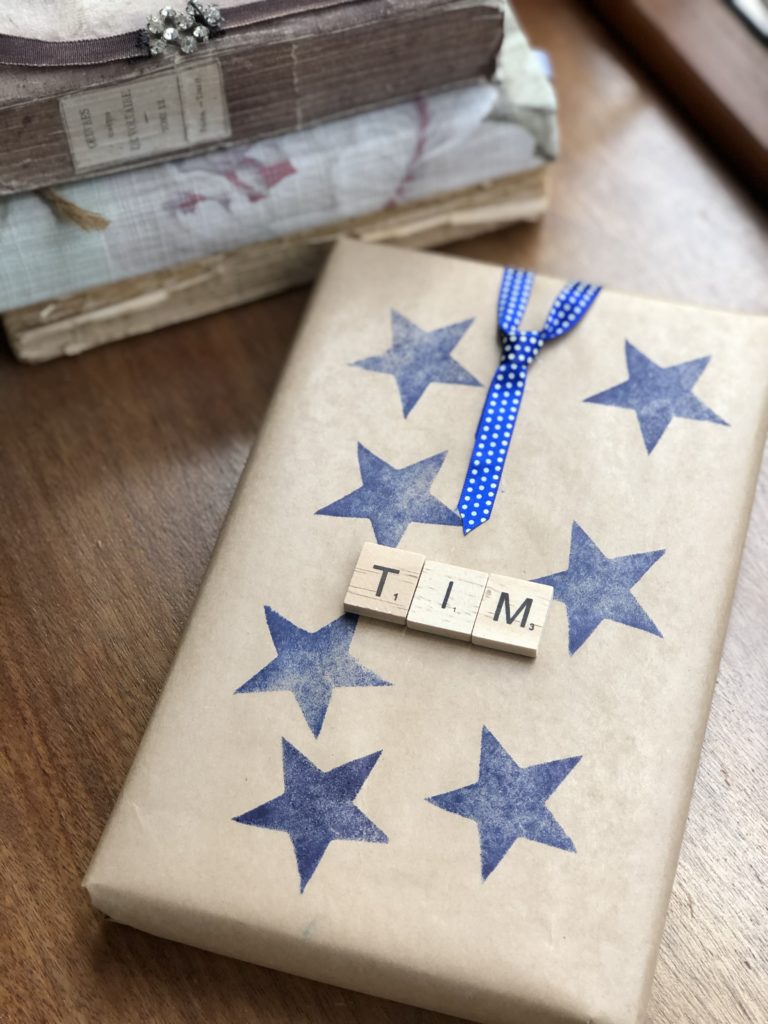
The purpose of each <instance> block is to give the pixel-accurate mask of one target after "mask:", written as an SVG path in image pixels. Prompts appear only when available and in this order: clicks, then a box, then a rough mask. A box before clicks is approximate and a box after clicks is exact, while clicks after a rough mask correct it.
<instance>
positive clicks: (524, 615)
mask: <svg viewBox="0 0 768 1024" xmlns="http://www.w3.org/2000/svg"><path fill="white" fill-rule="evenodd" d="M553 593H554V591H553V589H552V587H550V586H547V585H546V584H544V583H531V582H529V581H528V580H518V579H515V578H514V577H512V576H498V575H496V574H495V573H491V575H490V576H489V577H488V581H487V583H486V585H485V593H484V594H483V599H482V601H481V602H480V607H479V608H478V609H477V618H476V619H475V624H474V626H473V627H472V643H473V644H477V645H478V646H479V647H495V648H496V650H499V651H511V652H512V653H513V654H522V655H524V656H525V657H527V658H535V657H536V655H537V654H538V652H539V645H540V643H541V636H542V633H543V631H544V624H545V623H546V621H547V612H548V611H549V606H550V605H551V604H552V595H553Z"/></svg>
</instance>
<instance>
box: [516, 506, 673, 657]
mask: <svg viewBox="0 0 768 1024" xmlns="http://www.w3.org/2000/svg"><path fill="white" fill-rule="evenodd" d="M663 554H664V549H662V550H660V551H643V552H640V553H638V554H633V555H618V556H617V557H615V558H607V557H606V556H605V555H604V554H603V553H602V551H601V550H600V548H598V546H597V545H596V544H595V542H594V541H593V540H592V539H591V538H590V537H589V536H588V535H587V534H586V533H585V531H584V530H582V528H581V527H580V526H579V524H578V523H573V526H572V528H571V552H570V558H569V560H568V568H567V569H564V570H563V571H562V572H556V573H553V574H552V575H551V576H542V577H540V578H539V579H537V580H534V582H535V583H548V584H549V586H551V587H553V588H554V591H555V594H554V597H555V600H556V601H562V603H563V604H564V605H565V606H566V609H567V612H568V651H569V653H570V654H574V653H575V652H576V651H577V650H578V649H579V648H580V647H581V645H582V644H583V643H584V642H585V640H587V639H588V638H589V637H590V636H591V635H592V633H594V631H595V630H596V629H597V627H598V626H599V625H600V623H601V622H603V621H604V620H605V619H610V620H612V621H613V622H619V623H623V624H624V625H625V626H632V627H634V628H635V629H643V630H645V631H646V632H648V633H653V634H654V636H661V635H662V634H661V631H660V630H659V629H658V627H657V626H656V624H655V622H653V620H652V619H651V618H650V616H649V615H648V614H647V612H646V611H645V610H644V609H643V608H642V607H641V605H640V603H639V601H638V600H637V598H636V597H635V596H634V594H632V593H631V589H632V587H633V586H634V585H635V584H636V583H637V582H638V580H639V579H641V578H642V577H643V576H644V575H645V574H646V573H647V572H648V570H649V569H650V568H651V566H652V565H653V564H654V563H655V562H657V561H658V560H659V559H660V558H661V556H662V555H663Z"/></svg>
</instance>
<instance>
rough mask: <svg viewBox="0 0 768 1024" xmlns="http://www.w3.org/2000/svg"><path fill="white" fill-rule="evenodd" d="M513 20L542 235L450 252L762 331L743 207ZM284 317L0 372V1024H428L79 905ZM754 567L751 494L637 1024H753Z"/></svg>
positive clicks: (638, 116) (763, 665)
mask: <svg viewBox="0 0 768 1024" xmlns="http://www.w3.org/2000/svg"><path fill="white" fill-rule="evenodd" d="M518 8H519V11H520V14H521V16H522V19H523V22H524V24H526V26H527V27H528V29H529V31H530V34H531V36H532V38H533V41H534V43H536V44H537V45H539V46H544V47H546V48H547V49H548V50H549V51H550V53H551V55H552V57H553V61H554V67H555V73H556V76H557V84H558V88H559V91H560V95H561V102H562V113H563V145H564V150H563V157H562V160H561V161H560V164H559V167H558V168H557V181H556V188H555V191H554V195H553V205H552V211H551V213H550V214H549V215H548V216H547V218H546V219H545V220H544V222H543V223H542V224H541V225H538V226H522V227H516V228H513V229H510V230H507V231H505V232H502V233H499V234H496V235H493V236H490V237H487V238H485V239H482V240H478V241H475V242H471V243H462V244H461V245H460V246H458V247H457V249H456V251H457V252H461V253H463V254H465V255H473V256H475V257H478V258H482V259H488V260H495V261H505V262H509V263H512V264H523V265H529V266H532V267H534V268H535V269H536V270H539V271H541V272H542V273H550V274H559V275H561V276H565V277H571V276H573V277H578V276H582V277H585V278H586V279H588V280H597V281H603V282H604V283H606V284H610V285H613V286H615V287H619V288H624V289H628V290H636V291H639V292H647V293H655V294H658V295H662V296H667V297H669V298H673V299H678V300H683V301H690V302H703V303H709V304H716V305H718V304H719V305H723V306H727V307H729V308H737V309H738V308H742V309H745V310H755V309H763V310H765V304H766V294H765V281H764V268H765V261H766V254H767V250H766V244H765V239H764V234H763V231H764V228H763V225H762V222H761V220H760V218H759V214H758V212H757V210H756V208H755V207H754V206H753V204H752V203H751V202H750V200H749V199H748V198H747V197H746V196H745V195H744V194H743V193H742V192H741V191H740V188H739V187H738V185H737V184H736V183H735V182H734V181H733V180H732V179H730V178H729V177H728V175H727V173H726V172H725V171H724V170H723V169H722V168H721V167H720V166H719V164H717V163H716V162H715V160H714V158H713V157H712V156H711V155H710V154H709V153H708V151H706V150H705V149H704V148H703V147H702V146H701V145H700V143H699V142H698V140H697V139H696V137H695V136H693V135H692V133H691V132H690V131H689V130H688V129H687V128H686V127H685V125H684V124H682V123H681V122H680V121H679V119H678V118H677V116H676V115H674V114H673V113H671V112H670V111H669V109H668V108H667V107H666V106H665V105H664V102H663V101H661V100H660V99H659V98H658V97H657V96H656V95H655V93H654V92H653V91H652V90H650V89H649V87H648V86H647V85H646V84H645V83H644V82H643V81H642V80H640V79H638V78H637V77H635V72H634V71H633V70H632V69H631V67H629V66H628V65H626V64H625V63H624V58H623V57H622V56H621V55H620V53H619V51H617V50H616V49H615V48H614V47H613V44H611V43H610V41H609V40H608V39H607V37H606V36H605V35H604V34H603V33H602V31H601V29H600V28H599V26H598V25H597V24H596V23H594V22H592V21H591V20H590V19H589V18H588V17H587V16H586V15H585V14H584V13H582V10H581V8H580V6H578V5H576V4H573V3H567V2H566V0H562V2H560V0H548V2H547V3H546V4H542V3H539V2H537V0H519V2H518ZM305 301H306V293H305V292H304V291H301V292H294V293H292V294H287V295H283V296H280V297H279V298H274V299H269V300H266V301H263V302H261V303H258V304H254V305H251V306H246V307H242V308H240V309H237V310H233V311H229V312H227V313H222V314H218V315H216V316H212V317H210V318H208V319H206V320H202V321H199V322H196V323H194V324H190V325H182V326H178V327H174V328H170V329H168V330H166V331H164V332H162V333H158V334H156V335H153V336H152V337H148V338H146V339H137V340H133V341H130V342H127V343H125V344H120V345H113V346H108V347H106V348H104V349H101V350H99V351H96V352H93V353H90V354H88V355H86V356H83V357H81V358H78V359H74V360H67V361H59V362H56V363H50V364H47V365H43V366H37V367H27V366H21V365H18V364H16V363H15V362H14V361H13V359H12V358H11V356H10V355H9V354H7V353H1V354H0V393H1V394H2V402H0V432H1V433H0V436H2V441H3V443H2V445H1V446H0V501H2V512H3V529H2V532H0V549H1V550H0V565H1V566H2V570H3V571H2V573H0V603H1V607H0V657H1V658H2V664H3V686H2V691H0V692H1V694H2V697H1V699H2V709H1V713H2V722H3V729H2V744H3V753H2V757H1V758H0V835H1V836H2V843H1V844H0V870H1V871H2V879H3V886H4V890H3V897H4V898H3V903H2V908H3V909H2V913H3V916H4V920H3V921H2V923H1V924H0V943H1V944H2V946H1V947H0V948H1V949H2V954H1V955H2V959H3V962H2V969H1V970H0V1021H2V1022H3V1024H94V1022H98V1024H134V1022H136V1021H142V1022H148V1024H239V1022H241V1021H256V1022H258V1024H326V1022H327V1024H331V1022H333V1024H361V1022H365V1024H438V1022H440V1024H448V1018H444V1017H440V1016H438V1015H436V1014H432V1013H427V1012H424V1011H419V1010H415V1009H411V1008H408V1007H402V1006H397V1005H395V1004H391V1003H386V1002H384V1001H381V1000H377V999H372V998H368V997H364V996H359V995H355V994H354V993H349V992H344V991H341V990H339V989H335V988H330V987H325V986H322V985H318V984H313V983H311V982H307V981H303V980H301V979H296V978H291V977H288V976H286V975H281V974H278V973H275V972H270V971H266V970H262V969H260V968H258V967H254V966H252V965H247V964H242V963H238V962H235V961H230V960H226V959H224V958H221V957H216V956H213V955H211V954H207V953H203V952H200V951H197V950H194V949H189V948H185V947H183V946H179V945H175V944H173V943H170V942H164V941H161V940H158V939H154V938H152V937H151V936H148V935H144V934H141V933H139V932H136V931H132V930H131V929H129V928H122V927H119V926H116V925H110V924H109V923H106V924H105V923H104V922H102V921H100V920H99V919H98V918H97V916H96V915H95V914H93V912H92V911H91V909H90V907H89V906H88V903H87V900H86V898H85V895H84V893H83V892H82V891H81V890H80V889H79V883H80V879H81V877H82V874H83V872H84V870H85V867H86V865H87V863H88V860H89V858H90V856H91V853H92V852H93V849H94V847H95V845H96V842H97V840H98V837H99V834H100V832H101V829H102V827H103V825H104V822H105V821H106V818H107V816H108V814H109V811H110V809H111V807H112V803H113V801H114V799H115V797H116V795H117V793H118V790H119V788H120V786H121V784H122V781H123V779H124V778H125V775H126V772H127V771H128V769H129V767H130V765H131V762H132V760H133V757H134V755H135V753H136V748H137V746H138V743H139V740H140V737H141V734H142V732H143V729H144V727H145V725H146V723H147V721H148V718H149V715H150V713H151V711H152V708H153V706H154V703H155V700H156V698H157V695H158V693H159V690H160V688H161V686H162V683H163V679H164V677H165V674H166V672H167V670H168V667H169V665H170V661H171V658H172V656H173V652H174V650H175V648H176V646H177V644H178V641H179V638H180V635H181V631H182V629H183V626H184V622H185V621H186V618H187V616H188V614H189V611H190V608H191V606H192V602H193V600H194V597H195V594H196V592H197V590H198V588H199V585H200V583H201V580H202V577H203V573H204V571H205V566H206V563H207V561H208V558H209V556H210V553H211V550H212V548H213V545H214V542H215V539H216V536H217V533H218V531H219V529H220V526H221V523H222V520H223V517H224V514H225V512H226V508H227V505H228V503H229V500H230V498H231V495H232V492H233V490H234V487H235V484H236V481H237V478H238V474H239V472H240V470H241V469H242V466H243V463H244V460H245V457H246V455H247V452H248V449H249V447H250V445H251V442H252V440H253V438H254V436H255V434H256V431H257V429H258V426H259V423H260V421H261V418H262V415H263V412H264V409H265V407H266V403H267V401H268V398H269V395H270V393H271V391H272V388H273V386H274V383H275V380H276V378H277V375H278V372H279V369H280V366H281V364H282V361H283V358H284V354H285V352H286V350H287V348H288V345H289V343H290V340H291V337H292V335H293V333H294V331H295V328H296V326H297V323H298V320H299V317H300V315H301V311H302V308H303V306H304V303H305ZM766 563H768V475H766V473H764V475H763V484H762V487H761V491H760V494H759V497H758V502H757V505H756V507H755V511H754V515H753V520H752V527H751V530H750V533H749V538H748V541H747V546H746V551H745V555H744V562H743V566H742V572H741V578H740V583H739V588H738V591H737V595H736V602H735V605H734V610H733V615H732V619H731V625H730V631H729V638H728V642H727V645H726V649H725V655H724V658H723V664H722V668H721V672H720V679H719V685H718V687H717V690H716V692H715V699H714V705H713V710H712V716H711V720H710V725H709V730H708V733H707V739H706V742H705V748H704V756H703V760H702V764H701V767H700V770H699V774H698V779H697V782H696V789H695V793H694V800H693V805H692V810H691V815H690V820H689V825H688V830H687V834H686V838H685V842H684V845H683V850H682V855H681V860H680V866H679V870H678V875H677V880H676V883H675V888H674V892H673V897H672V904H671V908H670V913H669V918H668V922H667V928H666V933H665V938H664V943H663V948H662V953H661V960H660V963H659V969H658V971H657V976H656V980H655V985H654V990H653V995H652V999H651V1008H650V1014H649V1018H648V1021H649V1024H744V1022H752V1024H757V1022H758V1021H761V1020H762V1019H763V1010H764V1007H765V1006H766V1005H768V991H766V978H767V977H768V963H766V943H765V927H764V921H765V909H764V893H765V888H764V886H765V878H766V876H767V875H768V864H766V850H768V834H767V833H768V828H767V827H766V816H765V792H766V786H767V784H768V778H767V776H768V767H767V766H768V740H767V739H766V737H768V691H766V687H765V679H766V678H767V677H768V638H767V637H766V630H765V607H766V584H765V565H766Z"/></svg>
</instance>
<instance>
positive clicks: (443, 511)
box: [315, 444, 461, 548]
mask: <svg viewBox="0 0 768 1024" xmlns="http://www.w3.org/2000/svg"><path fill="white" fill-rule="evenodd" d="M447 454H448V453H447V452H439V453H438V454H437V455H430V457H429V458H427V459H422V460H421V461H420V462H414V463H412V464H411V465H410V466H403V467H402V468H401V469H397V468H396V467H395V466H390V464H389V463H388V462H385V461H384V459H380V458H379V457H378V455H374V454H373V452H371V451H369V450H368V449H367V448H366V447H365V446H364V445H362V444H358V446H357V458H358V463H359V465H360V476H361V477H362V480H363V483H362V486H361V487H358V488H357V489H356V490H354V491H351V492H350V493H349V494H345V495H344V497H343V498H339V499H338V501H334V502H332V503H331V504H330V505H326V506H325V508H320V509H318V510H317V512H315V515H316V516H341V517H345V518H350V519H369V520H370V522H371V526H372V527H373V532H374V534H375V536H376V540H377V541H378V543H379V544H385V545H386V546H387V547H389V548H396V547H397V545H398V544H399V543H400V540H401V538H402V536H403V534H404V533H405V531H406V530H407V528H408V526H409V525H410V523H430V524H433V525H435V526H461V518H460V517H459V515H458V513H456V512H454V511H453V509H450V508H448V506H447V505H444V504H443V502H442V501H439V500H438V499H437V498H435V497H434V496H433V495H432V494H431V493H430V488H431V487H432V483H433V481H434V479H435V477H436V476H437V474H438V473H439V471H440V467H441V466H442V464H443V461H444V459H445V456H446V455H447Z"/></svg>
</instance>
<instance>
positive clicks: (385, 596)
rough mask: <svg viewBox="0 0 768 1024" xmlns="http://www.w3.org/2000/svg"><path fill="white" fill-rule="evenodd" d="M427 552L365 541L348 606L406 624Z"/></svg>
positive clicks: (361, 612) (348, 594) (350, 588)
mask: <svg viewBox="0 0 768 1024" xmlns="http://www.w3.org/2000/svg"><path fill="white" fill-rule="evenodd" d="M423 567H424V555H420V554H418V552H416V551H404V550H403V549H402V548H388V547H385V546H384V545H383V544H372V543H370V541H368V542H366V543H365V544H363V549H362V551H361V552H360V557H359V558H358V560H357V564H356V565H355V570H354V572H353V573H352V579H351V580H350V581H349V588H348V590H347V593H346V595H345V597H344V609H345V611H348V612H355V613H356V614H358V615H367V616H368V617H369V618H372V619H383V620H384V621H385V622H397V623H399V624H400V625H401V626H404V625H405V620H406V618H407V616H408V609H409V608H410V607H411V600H412V599H413V594H414V591H415V590H416V586H417V584H418V582H419V577H420V576H421V570H422V568H423Z"/></svg>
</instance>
